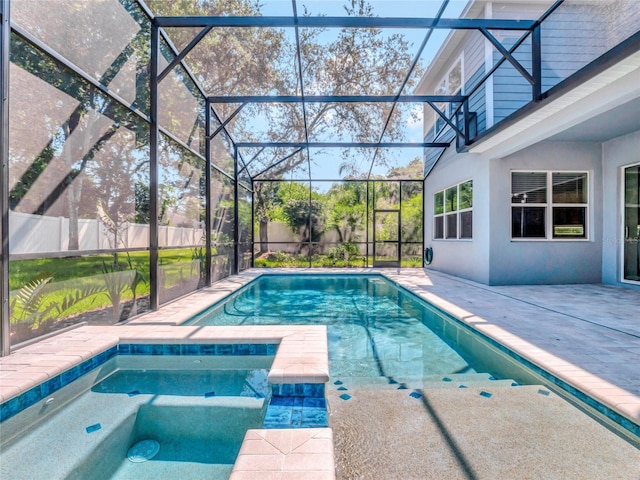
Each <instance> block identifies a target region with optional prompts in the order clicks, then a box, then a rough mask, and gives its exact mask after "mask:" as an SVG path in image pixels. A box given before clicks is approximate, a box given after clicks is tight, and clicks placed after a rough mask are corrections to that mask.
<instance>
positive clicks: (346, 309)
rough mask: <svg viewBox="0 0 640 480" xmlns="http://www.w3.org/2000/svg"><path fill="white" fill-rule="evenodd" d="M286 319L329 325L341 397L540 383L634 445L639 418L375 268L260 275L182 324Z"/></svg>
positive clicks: (264, 322) (333, 380) (331, 356)
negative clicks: (616, 408)
mask: <svg viewBox="0 0 640 480" xmlns="http://www.w3.org/2000/svg"><path fill="white" fill-rule="evenodd" d="M288 324H298V325H299V324H304V325H318V324H320V325H326V326H327V329H328V347H329V366H330V374H331V381H330V385H331V387H332V388H337V389H338V390H345V392H344V395H346V397H345V398H347V397H349V396H350V395H351V393H352V392H353V391H354V390H355V389H358V388H361V389H367V388H372V387H373V388H406V389H408V390H409V392H411V390H416V392H415V394H416V396H419V395H420V393H418V391H419V390H421V389H424V388H441V387H455V388H469V387H471V388H473V387H478V388H479V389H480V390H479V391H480V393H481V394H482V391H484V390H482V387H487V392H486V393H489V391H488V387H491V388H497V387H518V386H522V385H543V386H545V387H546V388H550V389H551V390H553V391H554V392H555V393H557V394H559V395H561V396H562V397H563V398H565V399H566V400H568V401H569V402H570V403H572V404H573V405H575V406H577V407H579V408H580V409H582V410H585V411H587V412H588V413H589V415H591V416H594V417H595V418H597V419H598V420H599V421H600V422H602V423H603V424H604V425H606V426H607V427H608V428H610V429H612V430H614V431H616V432H618V433H620V434H622V435H623V436H624V437H625V438H627V439H628V440H630V441H631V442H632V443H634V444H638V441H637V439H638V433H639V427H638V425H636V424H635V423H633V422H630V421H629V420H628V419H626V418H625V417H623V416H621V415H620V414H618V413H617V412H615V411H614V410H612V409H610V408H608V407H607V406H605V405H603V404H602V403H600V402H599V401H597V400H596V399H594V398H593V397H591V396H589V395H588V394H586V393H584V392H582V391H580V390H578V389H576V388H574V387H573V386H571V385H569V384H568V383H567V382H565V381H564V380H562V379H561V378H558V377H556V376H555V375H553V374H551V373H549V372H547V371H545V370H544V369H542V368H540V367H538V366H537V365H535V364H533V363H532V362H530V361H529V360H527V359H526V358H523V357H522V356H521V355H519V354H517V353H516V352H513V351H511V350H510V349H508V348H507V347H505V346H503V345H501V344H500V343H498V342H497V341H495V340H493V339H491V338H490V337H487V336H486V335H484V334H482V333H480V332H478V331H476V330H474V329H472V328H471V327H469V326H468V325H465V324H464V323H463V322H461V321H459V320H457V319H455V318H453V317H451V316H450V315H448V314H447V313H445V312H443V311H441V310H440V309H438V308H437V307H434V306H433V305H431V304H429V303H428V302H426V301H424V300H422V299H420V298H419V297H417V296H415V295H414V294H412V293H411V292H409V291H407V290H405V289H404V288H402V287H401V286H399V285H396V284H395V283H394V282H392V281H390V280H388V279H387V278H385V277H384V276H382V275H379V274H357V275H350V274H339V275H335V274H334V275H331V274H320V275H313V274H264V275H262V276H260V277H258V278H257V279H256V280H254V281H252V282H251V283H249V284H247V285H245V286H244V287H242V288H240V289H239V290H237V291H236V292H235V293H233V294H231V295H230V296H228V297H226V298H224V299H223V300H221V301H220V302H218V303H216V304H214V305H212V306H211V307H209V308H208V309H206V310H205V311H203V312H202V313H200V314H198V315H196V316H195V317H193V318H192V319H190V320H189V321H187V322H186V323H184V325H199V326H204V325H288ZM347 384H348V385H349V387H348V388H349V390H348V391H346V390H347V387H346V386H345V385H347ZM412 393H413V392H412ZM542 394H543V395H544V393H542ZM629 434H631V435H630V436H629Z"/></svg>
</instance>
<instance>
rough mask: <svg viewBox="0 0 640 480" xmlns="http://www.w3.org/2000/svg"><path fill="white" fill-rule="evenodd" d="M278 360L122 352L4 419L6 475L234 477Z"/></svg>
mask: <svg viewBox="0 0 640 480" xmlns="http://www.w3.org/2000/svg"><path fill="white" fill-rule="evenodd" d="M272 360H273V356H272V355H271V356H268V355H255V356H245V357H237V356H223V357H220V356H206V355H185V356H170V355H167V356H165V355H153V356H149V355H131V356H126V355H118V356H116V357H115V358H112V359H111V360H108V361H107V362H105V363H104V364H103V365H102V366H100V367H99V368H96V369H95V370H93V371H90V372H88V373H87V374H85V375H83V376H81V377H80V378H78V379H77V380H75V381H73V382H71V383H70V384H69V385H67V386H65V387H63V388H62V389H60V390H57V391H55V392H53V393H52V394H51V395H48V396H46V397H45V398H43V399H42V400H41V401H39V402H38V403H36V404H34V405H32V406H31V407H29V408H27V409H25V410H24V411H22V412H20V413H18V414H17V415H15V416H12V417H11V418H9V419H7V420H6V421H4V422H3V423H2V445H1V447H0V450H1V454H2V462H0V463H1V465H0V478H11V479H38V478H42V479H51V478H66V479H90V478H113V479H124V478H136V479H145V478H211V479H227V478H229V475H230V473H231V469H232V468H233V464H234V462H235V459H236V457H237V455H238V452H239V450H240V446H241V444H242V440H243V438H244V435H245V432H246V431H247V430H248V429H250V428H261V427H262V423H263V420H264V418H265V414H266V411H267V407H268V403H269V387H268V383H267V374H268V369H269V368H270V366H271V362H272ZM142 441H147V443H146V444H142V446H143V447H144V446H149V445H151V449H150V450H149V448H147V449H144V448H142V449H138V451H136V450H135V448H134V447H135V446H136V445H140V443H139V442H142ZM148 441H151V443H149V442H148ZM154 442H157V443H154ZM154 449H157V452H156V451H155V450H154ZM144 454H150V455H153V457H152V458H149V459H148V461H146V460H147V459H146V458H145V457H144Z"/></svg>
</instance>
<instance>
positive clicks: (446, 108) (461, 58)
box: [433, 52, 465, 183]
mask: <svg viewBox="0 0 640 480" xmlns="http://www.w3.org/2000/svg"><path fill="white" fill-rule="evenodd" d="M458 64H460V94H461V95H464V90H465V89H464V84H465V81H464V52H462V53H461V54H460V56H459V57H458V58H457V59H456V61H455V62H453V63H452V64H451V66H450V67H449V69H448V70H447V73H445V74H444V76H443V77H442V78H441V79H440V81H439V82H438V83H436V88H435V89H434V94H435V95H438V93H436V90H438V89H439V87H440V86H441V85H442V84H443V83H445V85H446V88H445V90H446V91H447V92H448V93H447V94H446V95H454V94H455V92H451V87H450V85H449V81H450V79H449V77H450V75H451V72H452V71H453V70H454V68H456V66H457V65H458ZM434 105H435V106H436V107H437V106H438V104H434ZM442 113H444V115H445V116H446V117H447V118H449V117H451V113H452V112H451V103H447V104H446V105H445V106H444V112H442ZM439 120H442V118H441V117H440V115H438V112H433V138H436V137H437V136H438V134H439V133H440V132H441V131H443V130H445V129H446V128H447V126H448V125H447V124H446V123H445V124H444V126H443V127H441V128H440V129H438V121H439ZM452 121H453V122H454V123H455V120H452ZM463 183H464V182H463Z"/></svg>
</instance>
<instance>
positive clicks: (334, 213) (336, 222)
mask: <svg viewBox="0 0 640 480" xmlns="http://www.w3.org/2000/svg"><path fill="white" fill-rule="evenodd" d="M366 188H367V186H366V183H365V182H364V181H363V182H347V183H340V184H336V185H333V186H332V187H331V189H329V191H328V192H327V211H328V212H329V213H328V219H327V226H328V227H330V228H333V229H334V230H335V231H336V232H337V233H338V240H339V241H340V243H344V242H354V241H358V240H360V239H359V238H358V237H357V233H358V231H359V230H364V228H366V212H367V203H366V201H367V200H366Z"/></svg>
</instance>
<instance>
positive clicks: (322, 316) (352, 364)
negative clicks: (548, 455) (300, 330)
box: [188, 275, 476, 381]
mask: <svg viewBox="0 0 640 480" xmlns="http://www.w3.org/2000/svg"><path fill="white" fill-rule="evenodd" d="M438 316H440V317H442V314H441V313H440V312H438V311H437V310H436V309H435V308H429V306H428V305H427V304H426V303H424V302H422V301H420V300H419V299H418V298H417V297H415V296H414V295H413V294H411V293H409V292H406V291H404V290H402V289H400V288H397V287H396V286H395V285H394V284H392V283H391V282H390V281H388V280H386V279H385V278H383V277H381V276H378V275H358V276H355V275H313V276H312V275H304V276H302V275H300V276H298V275H296V276H294V275H265V276H262V277H260V278H259V279H257V280H256V281H254V282H252V283H251V284H249V285H247V286H246V287H245V288H243V289H241V290H239V291H238V292H237V293H235V294H234V295H232V296H230V297H228V298H227V299H226V300H225V301H224V302H223V303H221V304H217V305H214V306H213V307H212V308H210V309H209V310H207V311H205V312H203V313H202V314H200V315H199V316H197V317H196V318H194V319H193V320H192V321H190V322H188V324H190V325H194V324H195V325H276V324H277V325H290V324H296V325H326V326H327V329H328V341H329V363H330V373H331V376H332V378H342V377H363V378H364V377H368V378H374V377H380V378H381V379H382V381H384V379H387V380H390V381H394V380H400V379H402V378H406V377H416V378H417V377H420V378H431V377H433V379H434V380H440V379H441V378H442V377H445V376H450V375H466V376H469V375H471V376H473V374H474V373H476V369H475V368H474V364H472V363H471V360H470V359H469V358H464V357H463V355H462V354H461V353H459V352H458V351H456V350H455V349H454V348H453V347H452V345H451V343H452V342H450V341H448V340H445V339H443V337H442V336H439V335H438V334H436V333H435V332H434V330H432V329H430V328H429V327H428V325H429V324H430V323H433V319H434V318H435V317H438ZM444 338H446V337H444Z"/></svg>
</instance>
